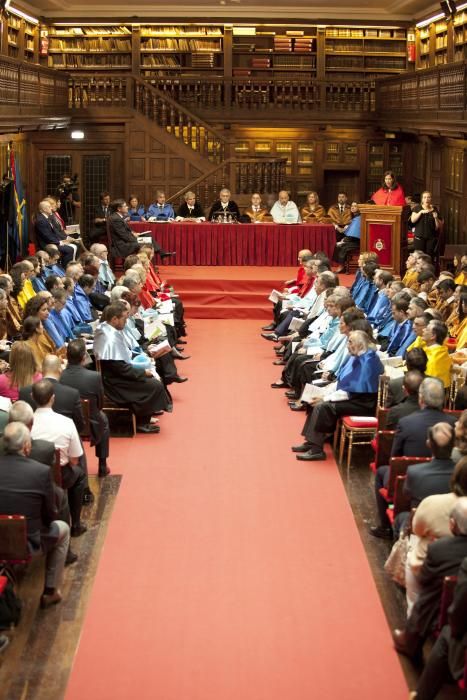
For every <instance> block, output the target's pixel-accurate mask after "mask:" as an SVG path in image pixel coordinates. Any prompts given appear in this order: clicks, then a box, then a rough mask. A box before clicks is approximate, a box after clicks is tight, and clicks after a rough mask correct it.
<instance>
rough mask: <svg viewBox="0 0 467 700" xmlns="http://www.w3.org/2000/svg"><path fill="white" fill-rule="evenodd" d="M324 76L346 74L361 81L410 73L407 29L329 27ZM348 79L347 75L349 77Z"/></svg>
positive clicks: (343, 75)
mask: <svg viewBox="0 0 467 700" xmlns="http://www.w3.org/2000/svg"><path fill="white" fill-rule="evenodd" d="M324 53H325V61H326V63H325V74H327V75H328V76H329V77H331V76H332V75H333V74H340V75H342V78H341V77H339V79H344V77H345V74H346V73H353V74H356V76H357V78H358V79H360V80H361V79H367V80H374V78H375V77H382V76H383V75H392V74H393V73H400V72H402V71H405V70H407V35H406V30H405V29H402V28H400V29H383V28H377V27H375V28H374V29H373V28H371V29H368V28H359V27H349V28H342V27H328V28H327V29H326V32H325V48H324ZM347 77H348V76H347Z"/></svg>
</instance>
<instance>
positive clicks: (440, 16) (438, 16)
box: [415, 12, 444, 29]
mask: <svg viewBox="0 0 467 700" xmlns="http://www.w3.org/2000/svg"><path fill="white" fill-rule="evenodd" d="M443 18H444V12H438V14H436V15H433V16H432V17H428V19H424V20H422V21H421V22H417V24H416V25H415V26H416V27H417V29H423V27H427V26H428V25H429V24H431V23H432V22H436V21H437V20H438V19H443Z"/></svg>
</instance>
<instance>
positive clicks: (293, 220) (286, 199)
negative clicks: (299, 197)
mask: <svg viewBox="0 0 467 700" xmlns="http://www.w3.org/2000/svg"><path fill="white" fill-rule="evenodd" d="M271 216H272V219H273V221H274V223H276V224H299V223H301V221H302V220H301V218H300V212H299V211H298V207H297V205H296V204H295V202H292V201H291V199H290V196H289V193H288V192H286V190H281V191H280V192H279V195H278V199H277V202H276V203H275V204H274V205H273V207H272V209H271Z"/></svg>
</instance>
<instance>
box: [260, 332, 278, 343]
mask: <svg viewBox="0 0 467 700" xmlns="http://www.w3.org/2000/svg"><path fill="white" fill-rule="evenodd" d="M261 337H262V338H264V339H265V340H274V342H275V341H276V340H277V335H276V334H275V333H261Z"/></svg>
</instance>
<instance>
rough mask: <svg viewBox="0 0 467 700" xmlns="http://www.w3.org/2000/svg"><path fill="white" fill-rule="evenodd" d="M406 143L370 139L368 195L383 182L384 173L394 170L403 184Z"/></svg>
mask: <svg viewBox="0 0 467 700" xmlns="http://www.w3.org/2000/svg"><path fill="white" fill-rule="evenodd" d="M404 149H405V144H403V143H401V142H398V141H395V140H394V141H393V140H385V141H370V142H369V143H368V149H367V192H366V195H367V197H370V196H371V195H372V194H373V192H376V190H378V189H379V188H380V187H381V186H382V184H383V174H384V172H385V171H386V170H392V172H393V173H394V175H395V176H396V178H397V180H398V181H400V182H402V184H403V175H404V161H405V150H404Z"/></svg>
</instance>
